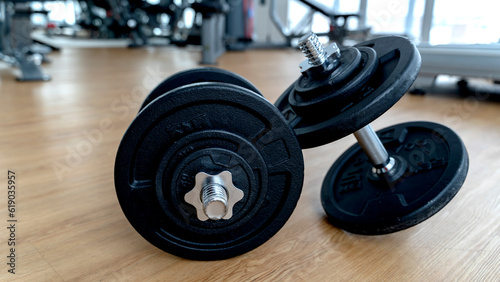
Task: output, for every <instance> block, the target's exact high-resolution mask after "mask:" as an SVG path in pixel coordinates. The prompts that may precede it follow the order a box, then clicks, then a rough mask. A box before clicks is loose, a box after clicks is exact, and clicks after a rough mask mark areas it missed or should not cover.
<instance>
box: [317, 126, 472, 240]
mask: <svg viewBox="0 0 500 282" xmlns="http://www.w3.org/2000/svg"><path fill="white" fill-rule="evenodd" d="M377 135H378V136H379V137H380V139H381V140H382V142H383V144H384V146H385V148H386V149H387V151H388V153H389V155H391V156H393V157H394V156H399V157H401V158H403V159H404V160H405V161H406V162H407V164H408V168H407V170H406V172H405V174H404V176H403V177H402V178H401V179H400V180H399V181H398V182H396V183H393V184H392V185H384V183H382V182H380V180H377V178H376V177H374V174H373V173H372V165H371V163H370V161H369V160H368V158H367V157H366V155H365V153H364V152H363V151H362V150H361V147H360V146H359V145H358V144H356V145H354V146H352V147H351V148H349V149H348V150H347V151H346V152H345V153H344V154H343V155H342V156H341V157H340V158H339V159H338V160H337V161H336V162H335V163H334V164H333V166H332V167H331V168H330V170H329V171H328V174H327V175H326V177H325V180H324V182H323V187H322V190H321V202H322V204H323V208H324V209H325V211H326V213H327V215H328V217H329V219H330V221H331V222H332V223H333V224H334V225H335V226H337V227H339V228H341V229H344V230H346V231H349V232H352V233H357V234H364V235H379V234H387V233H392V232H396V231H399V230H402V229H406V228H409V227H411V226H414V225H416V224H418V223H420V222H422V221H424V220H426V219H427V218H429V217H431V216H432V215H434V214H435V213H437V212H438V211H439V210H441V209H442V208H443V207H444V206H445V205H446V204H448V202H450V200H451V199H452V198H453V197H454V196H455V194H456V193H457V192H458V190H459V189H460V188H461V186H462V184H463V182H464V181H465V177H466V175H467V171H468V167H469V158H468V155H467V151H466V149H465V146H464V144H463V142H462V140H461V139H460V137H459V136H458V135H457V134H456V133H455V132H453V131H452V130H451V129H449V128H447V127H445V126H443V125H440V124H436V123H431V122H411V123H402V124H398V125H394V126H391V127H387V128H385V129H382V130H380V131H378V132H377Z"/></svg>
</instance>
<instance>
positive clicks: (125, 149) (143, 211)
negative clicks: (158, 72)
mask: <svg viewBox="0 0 500 282" xmlns="http://www.w3.org/2000/svg"><path fill="white" fill-rule="evenodd" d="M303 177H304V161H303V157H302V150H301V148H300V145H299V143H298V141H297V138H296V137H295V134H294V132H293V130H292V129H291V128H290V127H289V126H288V124H287V123H286V121H285V119H284V117H283V116H282V115H281V113H280V112H279V111H278V110H277V108H276V107H274V105H273V104H271V103H270V102H268V101H267V100H265V99H264V97H262V95H261V94H260V93H259V92H258V90H257V89H256V88H255V87H254V86H253V85H252V84H251V83H250V82H248V81H247V80H245V79H244V78H242V77H240V76H239V75H236V74H233V73H231V72H228V71H224V70H221V69H215V68H199V69H192V70H188V71H184V72H180V73H178V74H175V75H173V76H171V77H169V78H167V79H166V80H165V81H163V82H162V83H161V84H160V85H158V86H157V87H156V88H155V89H154V90H153V91H152V92H151V93H150V94H149V96H148V97H147V98H146V100H145V102H144V104H143V105H142V106H141V109H140V111H139V113H138V114H137V116H136V117H135V119H134V120H133V122H132V123H131V125H130V127H129V128H128V129H127V131H126V132H125V134H124V136H123V139H122V141H121V143H120V146H119V148H118V152H117V156H116V161H115V187H116V193H117V197H118V200H119V203H120V205H121V208H122V210H123V212H124V214H125V216H126V218H127V219H128V220H129V222H130V223H131V225H132V226H133V227H134V228H135V229H136V230H137V232H138V233H139V234H140V235H142V236H143V237H144V238H145V239H146V240H147V241H149V242H150V243H152V244H153V245H155V246H156V247H158V248H160V249H162V250H164V251H166V252H169V253H172V254H174V255H177V256H181V257H184V258H188V259H195V260H219V259H226V258H230V257H233V256H236V255H239V254H242V253H245V252H247V251H250V250H252V249H254V248H256V247H258V246H259V245H261V244H263V243H264V242H266V241H267V240H268V239H269V238H271V237H272V236H273V235H274V234H275V233H276V232H278V231H279V230H280V229H281V227H282V226H283V225H284V224H285V222H286V221H287V219H288V218H289V217H290V215H291V214H292V211H293V210H294V208H295V206H296V204H297V201H298V199H299V195H300V192H301V189H302V184H303Z"/></svg>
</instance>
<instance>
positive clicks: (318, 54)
mask: <svg viewBox="0 0 500 282" xmlns="http://www.w3.org/2000/svg"><path fill="white" fill-rule="evenodd" d="M299 48H300V50H302V52H303V53H304V54H305V55H306V57H307V58H308V59H309V63H310V64H311V65H313V66H320V65H322V64H323V63H324V62H325V60H326V57H327V53H326V50H325V48H324V47H323V45H322V44H321V42H319V38H318V36H317V35H316V34H315V33H312V32H311V33H308V34H306V35H304V36H302V37H301V38H300V40H299Z"/></svg>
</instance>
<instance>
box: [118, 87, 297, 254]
mask: <svg viewBox="0 0 500 282" xmlns="http://www.w3.org/2000/svg"><path fill="white" fill-rule="evenodd" d="M191 87H197V88H203V90H204V91H206V93H210V92H212V91H209V90H210V89H211V88H214V89H221V88H225V89H229V90H231V91H233V92H235V93H236V92H237V93H236V95H240V96H239V97H237V98H238V101H240V100H241V101H242V102H241V105H243V106H245V107H250V106H248V105H247V104H244V101H248V99H252V101H257V103H259V110H258V111H266V112H267V113H268V114H269V115H270V114H271V113H274V114H273V116H275V117H276V118H277V120H279V122H280V123H281V124H282V125H283V128H286V129H285V130H288V131H289V134H288V135H289V136H288V137H287V138H288V142H290V143H289V144H290V145H292V147H290V150H294V151H295V152H294V154H293V155H292V157H291V158H292V159H293V158H295V160H294V161H293V162H294V165H296V164H299V165H300V166H301V167H302V171H304V170H303V167H304V159H303V155H302V150H301V148H300V144H299V143H298V141H297V139H296V138H295V134H294V132H293V130H292V129H291V128H290V127H289V125H288V124H287V123H286V121H285V120H284V117H283V116H282V115H281V113H280V112H279V111H278V109H277V108H276V107H274V105H273V104H271V103H270V102H269V101H267V100H266V99H265V98H264V97H262V96H259V95H255V93H253V92H252V91H251V90H248V89H246V88H243V87H240V86H236V85H232V84H226V83H217V82H200V83H195V84H190V85H186V86H182V87H179V88H176V89H174V90H172V91H171V92H169V95H162V96H160V97H159V98H157V99H164V100H168V101H174V100H177V101H178V100H181V101H182V105H185V104H186V103H199V102H201V101H204V100H206V99H207V97H208V96H204V97H199V96H196V97H194V95H191V96H190V95H186V94H187V93H185V91H186V90H187V89H188V88H191ZM235 90H236V91H235ZM207 95H208V94H207ZM204 98H205V99H204ZM222 99H225V100H226V101H229V102H233V101H234V100H235V96H232V97H231V98H228V97H222ZM173 104H174V103H161V104H160V103H158V104H157V105H158V106H155V105H154V104H150V105H149V106H147V107H146V108H145V109H144V110H143V111H141V112H140V113H139V114H138V115H137V117H136V118H135V120H134V122H135V121H136V120H143V119H150V120H156V119H158V118H159V117H161V116H162V115H164V114H165V113H166V112H168V111H172V110H175V109H176V107H175V106H174V105H173ZM160 105H161V106H163V105H165V106H164V107H160ZM182 105H181V107H182ZM177 107H179V105H177ZM262 107H265V109H262ZM158 108H161V109H162V112H159V111H157V109H158ZM254 110H255V109H254ZM255 111H257V110H255ZM134 122H132V123H131V125H130V126H129V128H128V129H127V131H126V133H125V134H124V137H123V139H122V141H121V143H120V146H119V148H118V152H117V155H116V159H115V174H114V183H115V191H116V195H117V198H118V202H119V204H120V207H121V209H122V212H123V213H124V215H125V217H126V218H127V220H128V221H129V223H130V224H131V225H132V227H133V228H134V229H135V230H136V231H137V232H138V233H139V234H140V235H141V236H142V237H143V238H144V239H145V240H147V241H148V242H150V243H151V244H152V245H154V246H156V247H158V248H159V249H162V250H164V251H166V252H169V253H171V254H174V255H177V256H180V257H184V258H188V259H193V260H220V259H227V258H230V257H234V256H237V255H241V254H243V253H246V252H248V251H250V250H252V249H255V248H257V247H259V246H261V245H262V244H264V243H265V242H266V241H268V240H269V239H270V238H271V237H272V236H274V235H275V234H276V233H277V232H278V231H279V230H280V229H281V228H282V227H283V226H284V224H285V223H286V222H287V221H288V219H289V218H290V216H291V215H292V213H293V211H294V209H295V207H296V205H297V202H298V200H299V198H300V194H301V191H302V186H303V181H304V174H303V173H301V174H299V175H297V174H295V175H293V176H292V177H293V179H290V181H291V182H293V183H294V184H293V185H290V186H289V187H287V189H286V191H287V192H288V194H287V195H286V199H287V200H286V201H285V200H284V202H283V203H284V204H283V206H282V209H280V210H278V211H276V212H275V213H274V215H275V216H274V218H273V219H272V220H270V222H272V224H267V225H266V228H265V229H266V232H262V231H260V230H259V231H258V232H259V233H261V234H263V235H262V236H255V235H253V236H252V237H251V238H249V240H246V241H244V243H239V244H237V245H233V246H231V247H230V248H225V249H208V250H206V249H193V248H184V247H182V246H180V245H179V244H178V243H176V242H169V243H168V244H167V243H163V244H161V243H159V240H160V239H159V238H155V237H153V236H151V235H150V234H148V232H143V231H142V230H141V229H139V228H138V226H140V224H139V225H138V224H137V220H134V219H132V217H131V213H132V211H130V210H129V207H128V206H127V204H126V201H127V200H128V199H127V198H126V196H124V195H122V192H120V191H119V190H123V189H127V188H126V187H125V186H124V185H123V184H126V183H128V182H129V180H128V179H124V175H127V174H128V171H129V169H128V168H127V169H125V167H127V166H128V167H130V164H128V162H127V160H130V159H131V156H132V155H133V154H134V152H127V151H126V150H127V148H129V147H130V146H132V145H133V144H138V142H139V141H140V140H141V139H142V138H143V134H141V133H140V132H137V130H138V129H139V128H141V127H139V126H138V125H134ZM153 124H154V123H153V122H152V123H150V126H153ZM147 131H148V127H144V128H143V129H142V132H147ZM133 134H135V136H131V135H133ZM125 170H126V171H125ZM153 185H154V184H153ZM129 187H130V186H129ZM153 187H154V186H153ZM123 193H125V192H123ZM276 219H279V220H277V221H276ZM253 232H256V231H255V230H254V231H253Z"/></svg>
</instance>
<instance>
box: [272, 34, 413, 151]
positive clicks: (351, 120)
mask: <svg viewBox="0 0 500 282" xmlns="http://www.w3.org/2000/svg"><path fill="white" fill-rule="evenodd" d="M355 47H370V48H372V49H374V50H375V51H376V53H377V56H378V60H379V63H378V67H377V70H376V71H375V74H374V75H373V77H372V79H370V80H369V81H368V82H367V83H366V84H365V85H364V86H363V87H362V88H361V89H360V90H358V91H356V92H355V93H352V94H351V99H345V100H344V101H342V102H341V103H342V105H338V106H337V107H336V108H340V110H337V109H326V110H324V111H322V112H321V113H318V114H307V115H304V114H302V115H301V114H299V113H297V112H296V111H295V110H294V109H293V107H292V106H291V105H290V103H289V96H290V95H292V94H293V92H294V84H292V85H291V86H290V87H289V88H288V89H287V90H286V91H285V92H284V93H283V94H282V95H281V97H280V98H278V100H277V101H276V103H275V105H276V107H278V109H279V110H280V111H281V113H282V114H283V115H284V116H285V119H286V120H287V122H288V123H289V124H290V126H291V127H292V128H293V129H294V130H295V134H296V135H297V138H298V139H299V143H300V145H301V146H302V148H303V149H306V148H312V147H317V146H321V145H324V144H327V143H330V142H333V141H336V140H338V139H340V138H342V137H344V136H347V135H349V134H351V133H354V132H355V131H357V130H359V129H361V128H362V127H364V126H366V125H367V124H369V123H370V122H372V121H373V120H375V119H376V118H378V117H379V116H381V115H382V114H383V113H384V112H386V111H387V110H388V109H389V108H391V107H392V106H393V105H394V104H395V103H396V102H397V101H398V100H399V99H400V98H401V97H402V96H403V95H404V94H405V93H406V91H407V90H408V88H410V86H411V85H412V83H413V81H414V80H415V79H416V78H417V75H418V71H419V69H420V63H421V59H420V54H419V53H418V50H417V48H416V47H415V45H414V44H413V43H411V42H410V41H409V40H408V39H406V38H404V37H398V36H390V37H381V38H376V39H373V40H370V41H366V42H363V43H361V44H358V45H356V46H355Z"/></svg>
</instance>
